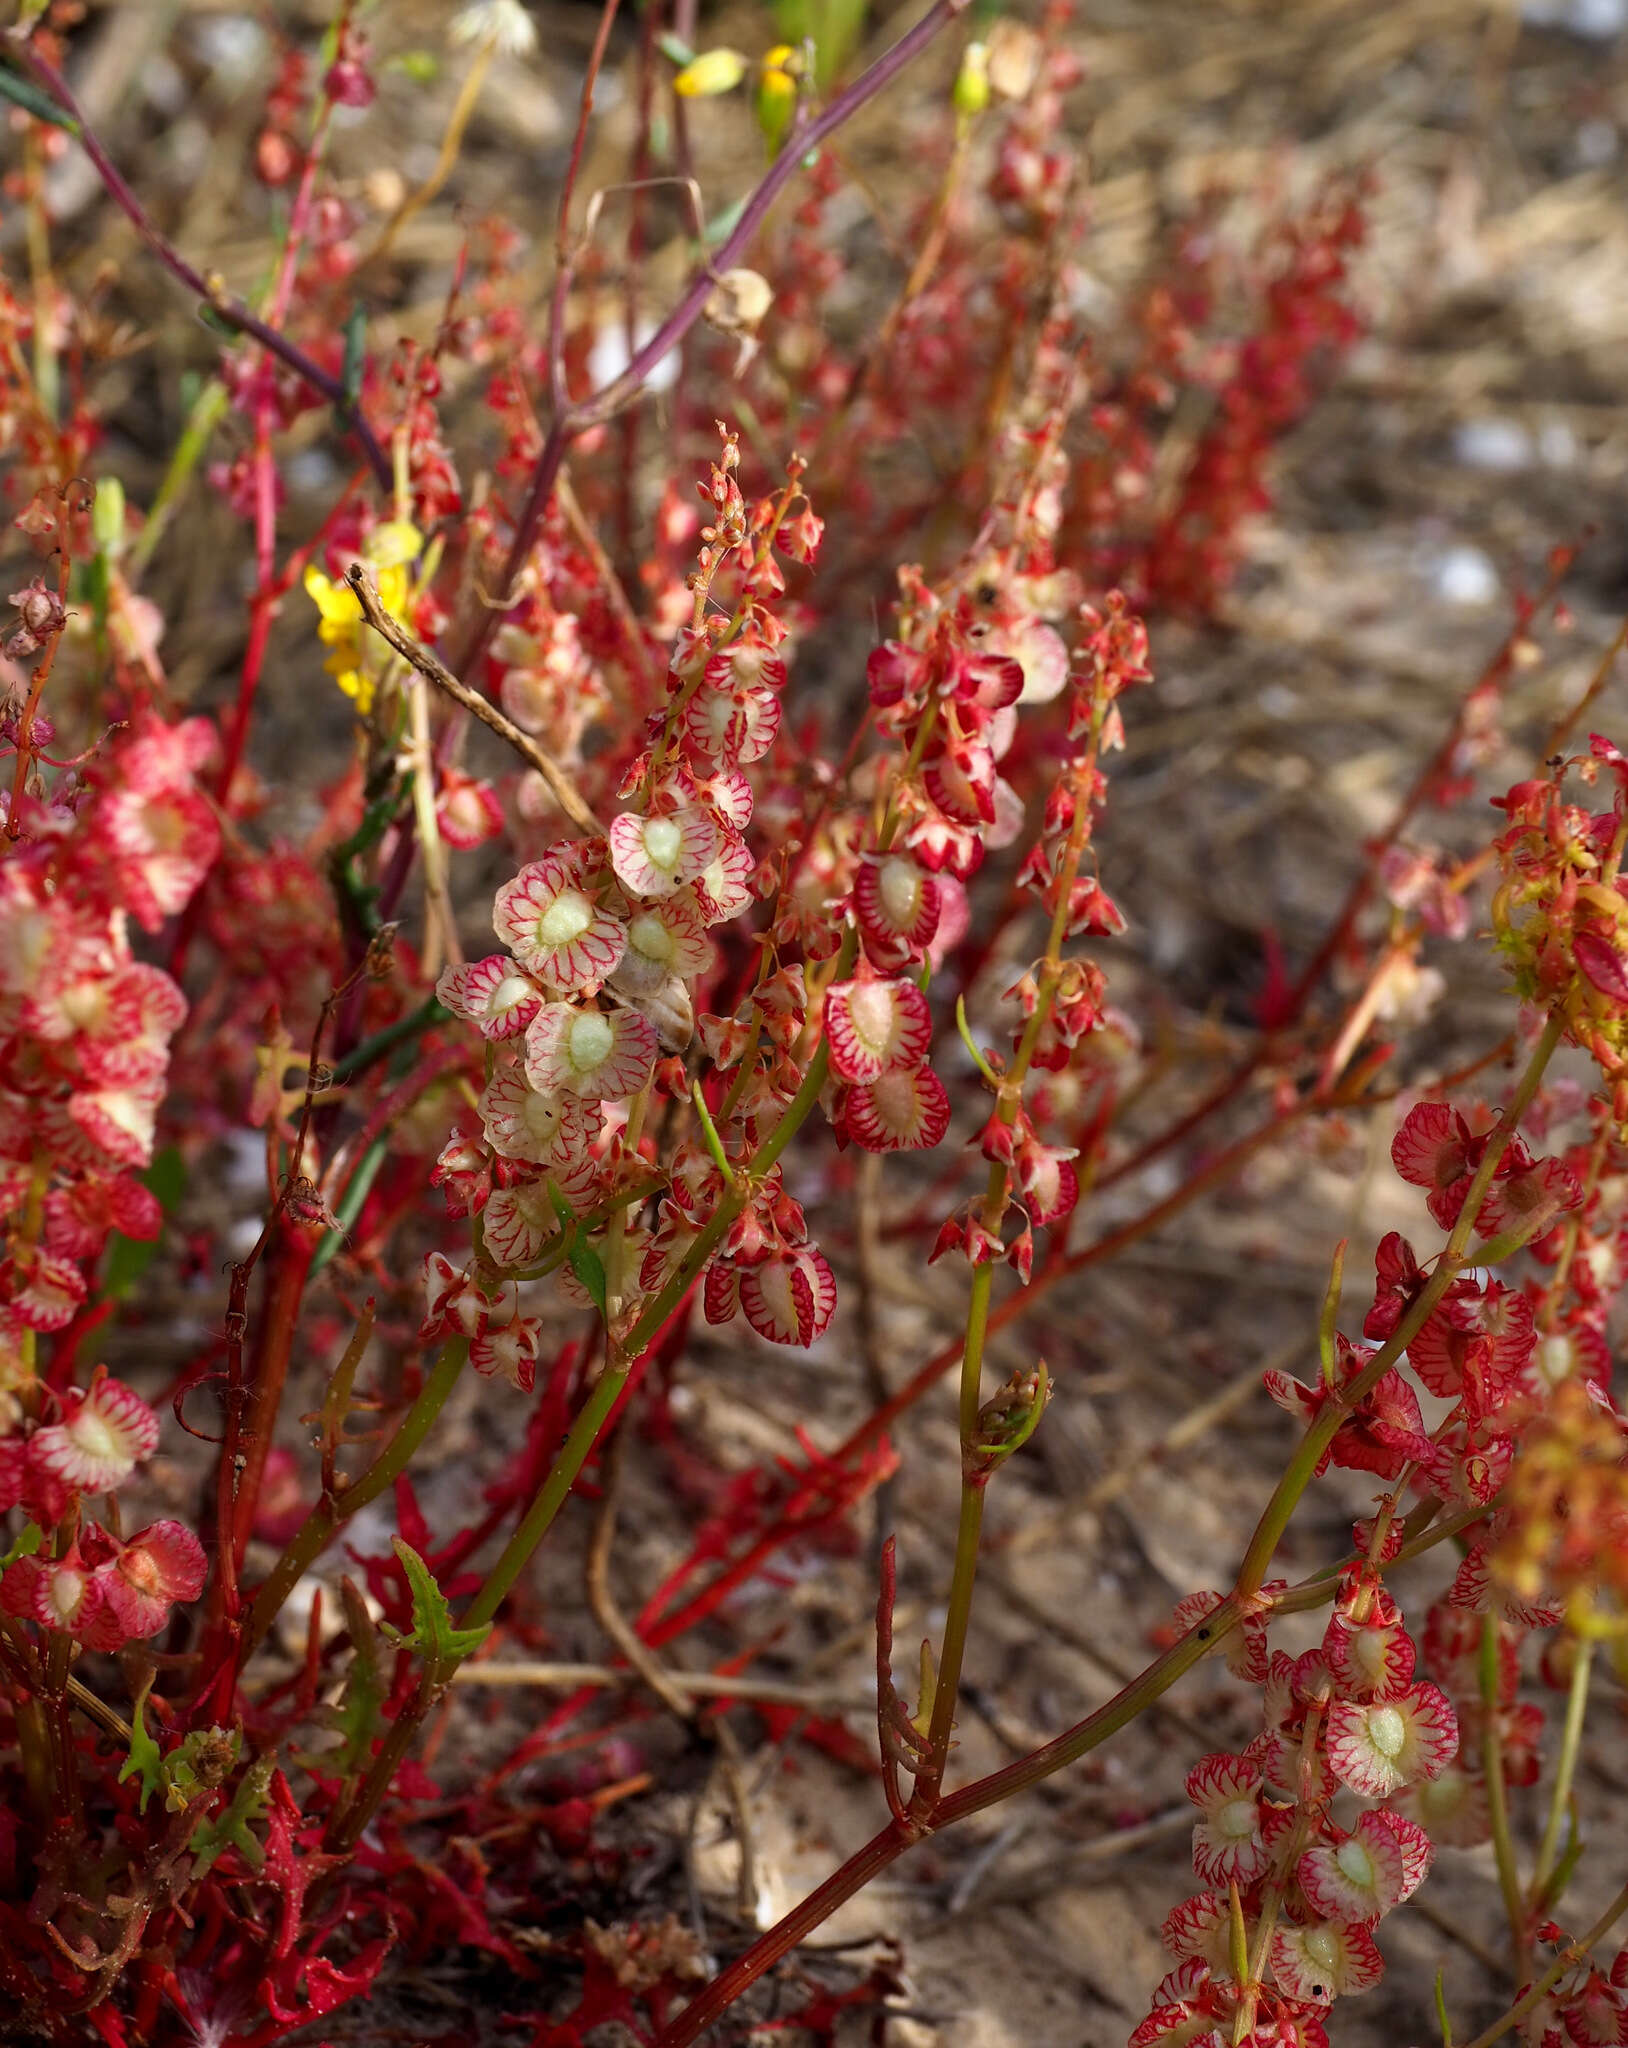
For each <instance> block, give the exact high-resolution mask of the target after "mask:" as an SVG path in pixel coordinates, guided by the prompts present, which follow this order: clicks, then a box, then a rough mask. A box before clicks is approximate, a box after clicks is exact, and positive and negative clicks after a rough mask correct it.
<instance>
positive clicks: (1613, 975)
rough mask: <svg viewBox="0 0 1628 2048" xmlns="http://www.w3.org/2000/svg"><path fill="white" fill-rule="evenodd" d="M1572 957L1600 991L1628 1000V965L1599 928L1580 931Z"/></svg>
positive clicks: (1619, 1000)
mask: <svg viewBox="0 0 1628 2048" xmlns="http://www.w3.org/2000/svg"><path fill="white" fill-rule="evenodd" d="M1572 957H1573V958H1574V959H1575V960H1576V962H1577V964H1578V966H1579V967H1580V968H1581V969H1582V971H1583V973H1584V974H1585V975H1586V976H1587V977H1588V979H1589V980H1590V981H1591V982H1593V984H1594V986H1595V987H1596V988H1597V989H1598V990H1599V991H1600V993H1601V995H1603V996H1609V997H1610V998H1611V1000H1612V1001H1613V1002H1616V1003H1628V965H1625V963H1624V961H1623V957H1622V955H1621V954H1620V953H1619V952H1618V951H1617V949H1616V947H1615V946H1612V945H1608V944H1607V942H1606V941H1605V940H1604V939H1602V938H1601V937H1600V936H1599V934H1598V933H1597V932H1579V933H1578V934H1577V935H1576V937H1575V938H1574V939H1573V940H1572Z"/></svg>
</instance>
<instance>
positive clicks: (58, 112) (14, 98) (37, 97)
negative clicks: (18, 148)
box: [0, 65, 79, 135]
mask: <svg viewBox="0 0 1628 2048" xmlns="http://www.w3.org/2000/svg"><path fill="white" fill-rule="evenodd" d="M0 100H10V101H11V103H12V105H13V106H14V107H21V108H22V110H23V112H24V113H25V114H32V115H33V116H34V118H35V120H36V121H49V122H50V124H51V126H52V127H53V128H66V129H67V131H68V133H69V134H70V135H77V134H78V133H79V123H78V122H77V121H76V120H75V119H74V117H73V115H72V114H65V113H64V112H63V111H62V109H61V108H60V107H59V106H58V105H57V103H56V101H55V100H54V99H52V97H51V95H50V94H49V93H48V92H44V91H42V90H41V88H40V87H39V86H37V85H36V84H35V83H34V81H33V79H31V78H23V77H20V76H19V75H18V73H16V72H15V71H12V70H10V69H9V68H8V67H6V66H5V65H0Z"/></svg>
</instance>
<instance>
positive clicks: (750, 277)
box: [702, 270, 774, 334]
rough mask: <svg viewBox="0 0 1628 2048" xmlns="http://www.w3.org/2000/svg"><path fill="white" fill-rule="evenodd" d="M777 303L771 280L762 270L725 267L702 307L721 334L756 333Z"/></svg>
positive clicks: (707, 317) (708, 319) (706, 316)
mask: <svg viewBox="0 0 1628 2048" xmlns="http://www.w3.org/2000/svg"><path fill="white" fill-rule="evenodd" d="M773 304H774V292H773V290H772V289H771V287H770V284H769V280H768V279H767V278H766V277H764V276H763V275H762V274H761V273H760V272H759V271H756V270H724V271H720V272H719V274H718V279H717V282H716V283H715V284H714V285H713V287H712V290H711V292H710V294H709V295H708V297H707V303H706V305H705V307H704V308H703V309H702V310H703V313H704V315H705V318H706V320H707V322H708V324H709V325H710V326H713V327H716V328H717V329H718V331H719V333H720V334H755V333H756V332H757V330H758V327H759V326H760V325H761V323H762V320H763V316H764V315H765V314H766V313H767V312H768V310H769V308H770V307H771V306H772V305H773Z"/></svg>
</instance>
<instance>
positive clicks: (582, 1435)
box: [256, 1043, 826, 1855]
mask: <svg viewBox="0 0 1628 2048" xmlns="http://www.w3.org/2000/svg"><path fill="white" fill-rule="evenodd" d="M825 1072H826V1051H825V1047H824V1045H823V1043H822V1045H821V1046H820V1049H819V1051H818V1052H817V1053H816V1054H815V1056H814V1058H813V1059H812V1060H811V1061H810V1062H809V1067H808V1072H807V1073H806V1074H805V1075H804V1076H803V1084H802V1086H801V1087H800V1088H799V1089H798V1091H797V1093H796V1095H795V1096H794V1097H793V1098H792V1100H791V1101H790V1103H788V1104H787V1106H786V1110H785V1114H784V1115H783V1116H782V1117H781V1119H780V1122H779V1123H778V1124H777V1125H776V1126H775V1128H774V1130H773V1131H772V1132H771V1133H770V1134H769V1136H768V1138H767V1139H766V1140H765V1141H764V1143H763V1146H762V1148H761V1149H760V1150H759V1152H758V1154H757V1156H756V1157H755V1158H754V1160H753V1161H752V1166H751V1172H750V1173H749V1174H742V1175H741V1176H739V1180H738V1185H737V1187H736V1188H735V1189H734V1190H732V1191H731V1192H730V1193H729V1194H727V1195H726V1196H725V1197H724V1199H723V1200H722V1201H721V1202H720V1203H719V1205H718V1208H717V1210H716V1212H715V1213H714V1215H713V1217H712V1219H711V1221H710V1222H709V1223H708V1224H707V1226H706V1228H705V1229H704V1230H703V1231H702V1232H701V1234H700V1236H699V1237H697V1238H696V1240H695V1242H694V1243H693V1244H692V1245H691V1246H690V1248H689V1250H688V1251H687V1252H686V1253H685V1255H684V1257H683V1258H682V1259H681V1260H680V1261H679V1264H678V1266H677V1267H676V1268H675V1270H674V1271H673V1273H672V1274H671V1275H670V1276H669V1278H668V1280H667V1284H666V1285H665V1286H664V1287H663V1288H662V1289H661V1292H660V1293H659V1294H658V1295H656V1297H655V1298H654V1300H652V1301H651V1302H650V1304H649V1306H648V1307H647V1308H646V1309H645V1311H644V1314H643V1315H641V1316H640V1317H639V1319H638V1321H637V1322H636V1323H635V1324H634V1326H633V1328H632V1330H631V1331H630V1332H629V1333H628V1336H627V1339H626V1341H625V1343H624V1344H623V1347H622V1354H621V1359H620V1361H619V1362H618V1363H615V1364H610V1365H607V1366H606V1368H605V1370H604V1371H603V1372H602V1373H601V1374H600V1376H599V1379H598V1381H597V1382H596V1384H595V1386H594V1389H593V1391H592V1393H591V1394H589V1396H588V1398H587V1400H586V1401H584V1402H583V1404H582V1407H581V1409H580V1410H579V1411H578V1414H577V1418H576V1420H575V1422H574V1423H573V1424H572V1425H571V1433H570V1435H569V1436H567V1438H566V1440H565V1442H564V1444H563V1445H562V1446H561V1448H560V1453H559V1456H558V1457H557V1458H556V1459H555V1460H554V1463H553V1464H552V1466H550V1468H549V1472H548V1477H547V1478H546V1479H545V1480H544V1481H543V1483H542V1485H541V1487H540V1488H539V1489H538V1491H537V1493H536V1495H535V1496H534V1497H533V1499H532V1503H531V1505H530V1507H528V1508H527V1510H526V1512H525V1515H524V1517H523V1518H522V1520H521V1522H520V1525H519V1527H518V1528H517V1529H516V1530H515V1532H514V1534H513V1535H512V1536H511V1537H510V1538H509V1540H508V1542H507V1543H506V1544H505V1545H504V1547H503V1554H502V1556H501V1557H499V1559H498V1561H497V1563H496V1564H495V1565H493V1567H492V1569H491V1570H490V1571H489V1572H488V1573H487V1575H486V1581H485V1583H484V1584H483V1585H482V1587H481V1589H480V1591H479V1592H478V1593H477V1594H476V1595H475V1597H474V1599H473V1600H472V1601H471V1602H470V1604H469V1606H468V1608H467V1609H466V1610H465V1612H464V1613H463V1614H462V1615H461V1616H460V1618H459V1624H458V1625H459V1627H460V1628H480V1627H482V1626H484V1625H485V1624H486V1623H487V1622H489V1621H491V1619H492V1618H493V1616H494V1615H495V1614H496V1613H497V1611H498V1609H499V1608H500V1607H501V1606H502V1605H503V1602H504V1600H505V1599H506V1598H507V1597H508V1595H509V1592H510V1590H511V1589H512V1588H513V1586H514V1583H515V1581H516V1579H518V1578H519V1576H520V1574H521V1573H522V1572H523V1571H524V1570H525V1568H526V1566H527V1564H528V1563H529V1562H530V1560H531V1556H532V1553H533V1552H534V1551H535V1550H536V1548H537V1546H538V1545H539V1544H540V1543H541V1542H542V1540H543V1538H544V1537H545V1536H546V1535H547V1534H548V1531H549V1529H550V1527H551V1526H552V1524H553V1521H554V1518H555V1516H556V1515H557V1514H558V1513H559V1511H560V1509H561V1508H562V1507H563V1506H564V1505H565V1502H566V1500H567V1498H568V1497H569V1495H570V1492H571V1488H572V1487H573V1486H574V1485H575V1484H576V1481H577V1478H578V1475H579V1474H580V1473H581V1471H582V1468H583V1466H584V1464H585V1463H586V1462H587V1458H588V1453H589V1452H590V1451H591V1450H592V1449H593V1447H594V1445H595V1443H596V1442H597V1441H598V1440H599V1436H600V1433H601V1431H602V1430H603V1429H604V1427H605V1424H606V1422H607V1421H608V1420H609V1419H610V1414H611V1410H612V1409H613V1408H614V1407H615V1406H616V1403H617V1400H618V1399H619V1398H620V1396H621V1392H622V1389H623V1388H624V1387H625V1386H626V1385H627V1381H628V1375H629V1373H630V1372H631V1371H632V1369H633V1367H634V1366H635V1365H636V1364H637V1363H638V1361H639V1359H640V1358H641V1357H642V1356H643V1355H644V1353H645V1351H646V1350H647V1349H648V1348H649V1346H650V1345H651V1343H653V1342H654V1340H655V1338H656V1336H657V1335H658V1334H659V1332H660V1331H661V1329H662V1326H663V1325H664V1324H665V1323H666V1321H667V1319H668V1318H669V1317H670V1316H671V1315H672V1314H673V1312H674V1310H675V1309H676V1308H677V1307H678V1305H679V1303H680V1302H681V1301H682V1300H683V1299H684V1296H685V1295H686V1294H687V1293H688V1292H689V1290H690V1288H691V1286H692V1285H693V1284H694V1282H695V1280H696V1279H697V1277H698V1276H699V1274H700V1272H701V1269H702V1267H703V1266H704V1265H705V1264H706V1262H707V1260H708V1259H710V1258H711V1256H712V1254H713V1252H714V1251H715V1250H716V1249H717V1247H718V1245H719V1243H720V1242H721V1241H722V1239H723V1236H724V1233H725V1232H726V1231H727V1230H728V1228H729V1226H730V1224H731V1223H733V1222H734V1220H735V1218H736V1217H737V1216H738V1215H739V1214H740V1212H741V1210H742V1209H743V1208H744V1207H745V1205H746V1203H747V1202H748V1201H749V1200H750V1198H751V1193H752V1181H753V1179H754V1178H756V1177H760V1176H761V1175H763V1174H765V1173H767V1172H768V1171H769V1170H770V1168H771V1167H772V1166H773V1165H774V1163H775V1161H776V1160H777V1159H778V1158H779V1157H780V1155H781V1153H782V1152H783V1151H784V1150H785V1149H786V1147H787V1145H789V1144H790V1143H791V1140H792V1138H793V1137H794V1136H795V1135H796V1133H797V1131H798V1130H799V1129H801V1127H802V1125H803V1124H804V1123H805V1122H806V1120H807V1118H808V1117H809V1115H810V1113H811V1112H812V1110H813V1108H814V1105H815V1103H816V1102H818V1100H819V1096H820V1090H821V1088H822V1087H823V1086H824V1084H825ZM393 1448H394V1446H393V1445H392V1449H393ZM348 1498H349V1496H348V1495H347V1499H348ZM301 1534H302V1535H303V1534H304V1531H303V1530H302V1531H301ZM298 1540H299V1539H298V1538H296V1539H295V1541H296V1542H298ZM319 1547H320V1546H319ZM256 1604H257V1607H258V1603H256ZM457 1663H458V1660H456V1659H448V1660H447V1661H445V1662H436V1661H432V1662H429V1663H427V1664H426V1665H425V1667H424V1670H423V1672H422V1674H421V1675H420V1678H419V1681H418V1685H417V1688H416V1689H415V1691H414V1692H413V1694H412V1697H411V1698H410V1699H408V1700H407V1701H406V1703H405V1704H404V1705H403V1707H402V1709H401V1712H400V1713H399V1714H398V1715H397V1716H396V1718H395V1720H394V1722H393V1723H392V1724H391V1728H390V1733H389V1734H388V1735H387V1736H386V1737H385V1739H384V1741H383V1743H382V1744H381V1745H380V1747H379V1752H378V1754H377V1756H375V1757H374V1759H373V1762H372V1764H371V1765H370V1767H369V1769H368V1773H367V1776H366V1777H365V1778H364V1779H363V1780H362V1783H361V1784H360V1785H359V1786H358V1787H357V1790H356V1793H355V1795H354V1797H353V1798H352V1799H351V1800H350V1801H349V1802H348V1804H347V1805H346V1806H345V1807H344V1808H343V1809H342V1810H341V1811H340V1812H338V1813H336V1814H335V1815H334V1818H333V1821H332V1823H331V1825H330V1827H329V1829H328V1834H327V1837H326V1840H327V1845H328V1848H329V1849H330V1850H331V1851H332V1852H333V1853H334V1854H336V1855H345V1854H347V1853H348V1852H349V1851H350V1850H352V1849H354V1848H355V1846H356V1844H357V1842H358V1841H360V1840H361V1837H362V1833H363V1830H364V1829H365V1828H366V1827H367V1824H368V1822H369V1821H370V1820H371V1819H372V1818H373V1815H374V1814H375V1813H376V1812H377V1810H378V1808H379V1805H380V1802H381V1801H382V1800H383V1798H384V1795H385V1794H386V1792H387V1791H388V1790H389V1789H390V1781H391V1779H392V1778H393V1777H394V1776H395V1774H396V1771H397V1770H398V1769H399V1767H400V1765H401V1764H402V1762H403V1760H404V1759H405V1757H406V1755H407V1752H408V1750H409V1749H410V1748H411V1746H412V1744H413V1741H414V1738H415V1737H416V1735H417V1733H418V1730H419V1729H420V1728H421V1727H422V1726H423V1724H424V1721H425V1719H426V1718H427V1717H428V1715H429V1714H430V1713H431V1712H432V1711H433V1710H434V1708H435V1704H436V1702H437V1701H438V1700H439V1699H440V1697H441V1695H442V1694H443V1693H444V1692H445V1691H446V1689H447V1687H448V1685H449V1684H450V1683H451V1681H452V1676H453V1673H454V1672H455V1671H456V1670H457Z"/></svg>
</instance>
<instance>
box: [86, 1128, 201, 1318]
mask: <svg viewBox="0 0 1628 2048" xmlns="http://www.w3.org/2000/svg"><path fill="white" fill-rule="evenodd" d="M141 1184H142V1186H143V1187H144V1188H146V1189H147V1190H148V1192H149V1193H151V1194H153V1195H156V1196H157V1198H158V1206H159V1207H160V1208H161V1209H162V1210H163V1211H164V1214H165V1215H166V1216H172V1215H174V1213H175V1210H176V1207H177V1205H178V1204H179V1202H180V1200H181V1197H182V1195H183V1194H184V1193H185V1192H186V1184H187V1168H186V1160H185V1159H184V1158H183V1157H182V1155H181V1150H180V1147H179V1146H177V1145H166V1146H165V1147H164V1149H163V1150H162V1151H161V1152H158V1153H155V1154H154V1156H153V1163H152V1164H151V1166H149V1167H148V1169H147V1171H146V1172H145V1173H144V1174H143V1175H142V1176H141ZM162 1242H163V1233H162V1231H160V1233H159V1235H158V1236H157V1237H154V1238H144V1237H126V1236H125V1235H124V1233H123V1232H122V1231H118V1230H115V1231H113V1232H111V1233H110V1234H109V1237H108V1240H107V1255H106V1264H105V1265H104V1266H103V1268H102V1292H103V1293H104V1294H105V1295H108V1296H111V1297H112V1298H113V1299H114V1300H117V1299H118V1298H119V1297H120V1296H122V1295H126V1294H128V1293H129V1292H130V1290H131V1288H132V1287H134V1286H135V1284H136V1282H137V1281H138V1280H139V1279H140V1278H141V1276H142V1274H143V1273H145V1272H146V1270H147V1268H148V1267H149V1266H150V1265H151V1264H152V1262H153V1260H154V1259H155V1258H156V1257H157V1255H158V1247H159V1245H160V1244H161V1243H162Z"/></svg>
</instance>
